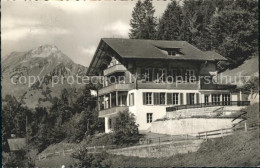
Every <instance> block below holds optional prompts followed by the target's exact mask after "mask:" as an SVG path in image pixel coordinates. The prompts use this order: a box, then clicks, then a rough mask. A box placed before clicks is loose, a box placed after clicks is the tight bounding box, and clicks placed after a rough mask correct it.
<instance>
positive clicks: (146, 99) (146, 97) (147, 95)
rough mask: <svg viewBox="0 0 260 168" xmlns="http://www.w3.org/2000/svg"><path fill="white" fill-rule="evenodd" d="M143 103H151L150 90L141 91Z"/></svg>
mask: <svg viewBox="0 0 260 168" xmlns="http://www.w3.org/2000/svg"><path fill="white" fill-rule="evenodd" d="M143 104H152V93H151V92H145V93H143Z"/></svg>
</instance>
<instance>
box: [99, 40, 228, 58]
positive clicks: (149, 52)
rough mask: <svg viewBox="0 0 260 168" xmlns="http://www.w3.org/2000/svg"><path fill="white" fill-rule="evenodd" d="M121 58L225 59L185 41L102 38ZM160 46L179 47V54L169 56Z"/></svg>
mask: <svg viewBox="0 0 260 168" xmlns="http://www.w3.org/2000/svg"><path fill="white" fill-rule="evenodd" d="M102 40H103V41H104V42H105V43H106V44H108V45H109V46H110V47H111V48H112V49H113V50H114V51H115V52H117V53H118V54H119V55H120V56H121V57H122V58H150V59H178V60H208V61H214V60H220V59H222V60H225V58H224V57H222V56H221V55H219V54H215V55H216V58H217V59H215V58H214V57H213V55H214V54H212V53H210V55H208V54H206V53H205V52H203V51H201V50H199V49H198V48H196V47H194V46H193V45H191V44H189V43H187V42H186V41H165V40H140V39H118V38H102ZM160 48H165V49H166V48H168V49H169V48H173V49H176V48H179V49H180V50H179V51H180V52H181V53H182V54H181V55H180V56H169V55H167V54H166V53H164V52H163V51H162V50H161V49H160Z"/></svg>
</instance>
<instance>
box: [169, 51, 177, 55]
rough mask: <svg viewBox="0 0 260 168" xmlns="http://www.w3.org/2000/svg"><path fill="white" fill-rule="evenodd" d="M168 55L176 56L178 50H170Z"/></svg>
mask: <svg viewBox="0 0 260 168" xmlns="http://www.w3.org/2000/svg"><path fill="white" fill-rule="evenodd" d="M168 55H171V56H175V55H176V51H168Z"/></svg>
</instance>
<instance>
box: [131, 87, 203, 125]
mask: <svg viewBox="0 0 260 168" xmlns="http://www.w3.org/2000/svg"><path fill="white" fill-rule="evenodd" d="M143 92H153V93H154V92H158V93H159V92H165V93H172V92H176V93H183V100H184V102H183V103H184V104H186V93H199V90H168V89H138V90H131V91H129V94H130V93H134V99H135V105H134V106H130V107H129V111H130V112H132V113H133V114H134V115H135V116H136V123H137V124H139V130H147V129H149V128H150V127H151V123H147V116H146V115H147V113H153V121H155V120H156V119H159V118H163V117H164V116H165V115H166V107H171V106H173V105H143ZM179 99H180V97H179ZM128 102H129V101H128ZM178 102H179V104H180V100H179V101H178ZM195 103H196V102H195Z"/></svg>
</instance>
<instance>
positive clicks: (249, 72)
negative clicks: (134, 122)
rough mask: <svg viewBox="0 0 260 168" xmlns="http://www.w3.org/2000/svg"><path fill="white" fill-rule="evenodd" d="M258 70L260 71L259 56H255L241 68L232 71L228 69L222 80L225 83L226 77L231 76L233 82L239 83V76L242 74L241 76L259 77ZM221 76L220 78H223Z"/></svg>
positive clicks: (223, 73)
mask: <svg viewBox="0 0 260 168" xmlns="http://www.w3.org/2000/svg"><path fill="white" fill-rule="evenodd" d="M258 70H259V62H258V56H255V57H252V58H251V59H249V60H246V61H245V62H244V63H243V64H242V65H240V66H239V67H237V68H235V69H231V70H229V69H228V70H226V71H224V72H222V73H221V74H222V76H223V77H222V79H223V80H224V81H225V78H224V76H231V82H234V80H235V79H236V80H237V81H238V76H239V74H240V73H241V76H255V75H257V74H258V75H259V73H258ZM221 74H219V77H220V76H221ZM234 76H237V78H235V77H234Z"/></svg>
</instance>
